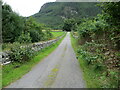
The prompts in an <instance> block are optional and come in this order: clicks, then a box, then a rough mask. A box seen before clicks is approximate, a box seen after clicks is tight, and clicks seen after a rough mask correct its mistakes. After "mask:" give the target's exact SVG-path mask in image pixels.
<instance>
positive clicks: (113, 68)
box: [77, 2, 120, 88]
mask: <svg viewBox="0 0 120 90" xmlns="http://www.w3.org/2000/svg"><path fill="white" fill-rule="evenodd" d="M99 5H100V6H101V7H102V9H103V12H102V14H98V15H97V16H96V17H94V18H84V19H82V20H81V21H82V22H80V24H77V25H78V26H77V32H78V35H79V44H81V46H80V47H79V49H78V50H77V54H78V57H79V58H80V59H82V60H83V61H82V62H84V65H85V66H86V67H89V68H90V69H91V70H93V71H94V72H97V73H98V72H99V74H98V75H100V76H99V77H100V78H99V81H100V82H102V83H103V84H104V86H103V84H101V86H100V87H102V88H108V87H109V88H117V87H119V85H118V77H119V76H118V73H119V71H118V70H119V69H120V67H119V56H117V53H118V52H119V50H120V29H119V28H120V18H119V17H120V16H119V15H120V12H118V11H120V10H119V9H120V8H119V7H120V4H119V2H109V3H100V4H99ZM95 77H97V78H98V76H95Z"/></svg>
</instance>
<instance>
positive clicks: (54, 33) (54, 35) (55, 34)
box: [51, 32, 65, 38]
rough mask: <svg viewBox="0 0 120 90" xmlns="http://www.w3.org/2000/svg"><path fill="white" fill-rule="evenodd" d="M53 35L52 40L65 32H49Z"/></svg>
mask: <svg viewBox="0 0 120 90" xmlns="http://www.w3.org/2000/svg"><path fill="white" fill-rule="evenodd" d="M51 33H52V35H53V38H57V37H59V36H62V35H63V34H64V33H65V32H51Z"/></svg>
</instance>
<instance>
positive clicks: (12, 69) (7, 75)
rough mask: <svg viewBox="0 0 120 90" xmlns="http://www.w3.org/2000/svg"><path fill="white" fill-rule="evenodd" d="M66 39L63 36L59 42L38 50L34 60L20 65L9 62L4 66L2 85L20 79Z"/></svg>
mask: <svg viewBox="0 0 120 90" xmlns="http://www.w3.org/2000/svg"><path fill="white" fill-rule="evenodd" d="M63 39H64V37H63V38H61V39H60V40H59V41H58V42H56V43H55V44H52V45H51V46H49V47H47V48H44V49H43V50H41V51H40V52H38V55H37V56H35V57H34V58H33V59H32V60H30V61H29V62H27V63H25V64H22V65H20V67H17V68H16V66H19V64H17V63H16V64H8V65H5V66H3V67H2V76H3V77H2V87H5V86H7V85H9V84H10V83H12V82H14V81H16V80H18V79H20V78H21V77H22V76H23V75H24V74H26V73H27V72H29V71H30V70H31V69H32V67H34V66H35V65H36V64H37V63H39V62H40V61H41V60H42V59H43V58H45V57H46V56H48V55H49V54H50V53H52V52H53V51H54V50H55V49H56V48H57V47H58V46H59V44H60V43H61V42H62V40H63Z"/></svg>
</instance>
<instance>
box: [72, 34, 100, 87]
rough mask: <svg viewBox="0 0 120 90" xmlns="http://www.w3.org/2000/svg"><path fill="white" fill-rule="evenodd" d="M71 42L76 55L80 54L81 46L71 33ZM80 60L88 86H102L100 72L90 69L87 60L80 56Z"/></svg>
mask: <svg viewBox="0 0 120 90" xmlns="http://www.w3.org/2000/svg"><path fill="white" fill-rule="evenodd" d="M71 44H72V46H73V48H74V51H75V53H76V56H78V54H77V49H78V48H79V46H78V43H77V39H75V38H73V37H72V35H71ZM78 60H79V64H80V67H81V69H82V71H83V78H84V80H85V81H86V84H87V88H100V86H101V83H100V81H99V78H98V77H99V74H98V73H97V72H94V71H93V70H91V69H89V67H88V66H87V65H86V62H85V61H84V60H82V59H81V58H80V57H79V58H78ZM96 76H97V77H96Z"/></svg>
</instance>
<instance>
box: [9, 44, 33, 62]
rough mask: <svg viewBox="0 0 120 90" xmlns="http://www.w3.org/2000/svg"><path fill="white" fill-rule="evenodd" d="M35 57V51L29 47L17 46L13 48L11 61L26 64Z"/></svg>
mask: <svg viewBox="0 0 120 90" xmlns="http://www.w3.org/2000/svg"><path fill="white" fill-rule="evenodd" d="M34 55H35V53H34V51H33V50H32V49H31V47H29V46H20V44H16V46H15V47H13V48H11V52H10V60H11V61H12V62H13V63H15V62H18V63H25V62H27V61H29V60H31V59H32V57H33V56H34Z"/></svg>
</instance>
